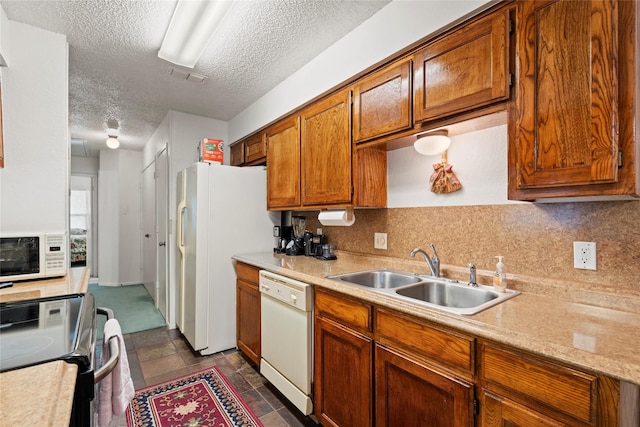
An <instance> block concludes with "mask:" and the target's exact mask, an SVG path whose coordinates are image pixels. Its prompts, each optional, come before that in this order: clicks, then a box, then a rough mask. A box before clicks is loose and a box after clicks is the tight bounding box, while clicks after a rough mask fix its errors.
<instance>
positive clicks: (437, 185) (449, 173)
mask: <svg viewBox="0 0 640 427" xmlns="http://www.w3.org/2000/svg"><path fill="white" fill-rule="evenodd" d="M429 182H430V183H431V191H432V192H434V193H438V194H442V193H453V192H454V191H458V190H460V189H461V188H462V184H461V183H460V180H459V179H458V177H457V176H456V174H455V173H453V165H450V164H448V163H447V151H446V150H445V151H443V152H442V161H441V162H440V163H434V164H433V173H432V174H431V177H430V178H429Z"/></svg>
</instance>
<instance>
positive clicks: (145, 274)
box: [142, 161, 158, 304]
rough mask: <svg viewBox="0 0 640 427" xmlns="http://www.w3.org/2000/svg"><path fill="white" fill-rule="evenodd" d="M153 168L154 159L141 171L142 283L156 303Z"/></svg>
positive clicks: (154, 189)
mask: <svg viewBox="0 0 640 427" xmlns="http://www.w3.org/2000/svg"><path fill="white" fill-rule="evenodd" d="M155 168H156V165H155V161H154V162H152V163H151V164H149V165H148V166H147V167H146V168H145V169H144V170H143V171H142V213H143V215H142V235H143V236H144V237H143V238H142V283H143V284H144V287H145V288H146V290H147V292H149V295H151V298H153V300H154V301H155V302H156V304H157V296H156V248H157V247H158V245H157V236H156V184H155Z"/></svg>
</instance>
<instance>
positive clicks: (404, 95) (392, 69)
mask: <svg viewBox="0 0 640 427" xmlns="http://www.w3.org/2000/svg"><path fill="white" fill-rule="evenodd" d="M411 90H412V87H411V58H405V59H403V60H401V61H399V62H397V63H395V64H392V65H390V66H388V67H386V68H384V69H382V70H380V71H377V72H375V73H373V74H372V75H370V76H368V77H366V78H364V79H362V80H361V81H359V82H357V83H355V84H354V86H353V140H354V141H355V142H360V141H366V140H368V139H372V138H375V137H378V136H382V135H388V134H390V133H393V132H397V131H400V130H403V129H408V128H410V127H411V126H412V125H413V121H412V116H411V101H412V96H411Z"/></svg>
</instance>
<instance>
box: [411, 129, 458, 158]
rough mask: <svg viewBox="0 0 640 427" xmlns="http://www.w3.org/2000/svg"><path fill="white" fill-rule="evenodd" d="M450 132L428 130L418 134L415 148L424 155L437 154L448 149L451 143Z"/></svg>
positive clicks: (414, 144)
mask: <svg viewBox="0 0 640 427" xmlns="http://www.w3.org/2000/svg"><path fill="white" fill-rule="evenodd" d="M448 135H449V133H448V132H447V131H446V130H445V129H443V130H437V131H434V132H427V133H423V134H420V135H418V139H416V142H414V143H413V148H415V149H416V151H417V152H418V153H420V154H422V155H423V156H435V155H437V154H442V153H443V152H445V151H447V149H448V148H449V146H450V145H451V139H449V136H448Z"/></svg>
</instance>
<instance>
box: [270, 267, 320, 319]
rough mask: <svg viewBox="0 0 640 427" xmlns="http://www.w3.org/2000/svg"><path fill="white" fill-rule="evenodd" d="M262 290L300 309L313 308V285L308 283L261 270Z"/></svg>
mask: <svg viewBox="0 0 640 427" xmlns="http://www.w3.org/2000/svg"><path fill="white" fill-rule="evenodd" d="M260 292H262V293H263V294H265V295H269V296H270V297H271V298H275V299H277V300H279V301H282V302H283V303H285V304H288V305H290V306H293V307H296V308H297V309H299V310H302V311H312V310H313V299H312V287H311V285H309V284H308V283H304V282H300V281H298V280H294V279H290V278H288V277H285V276H280V275H279V274H274V273H271V272H270V271H266V270H261V271H260Z"/></svg>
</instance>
